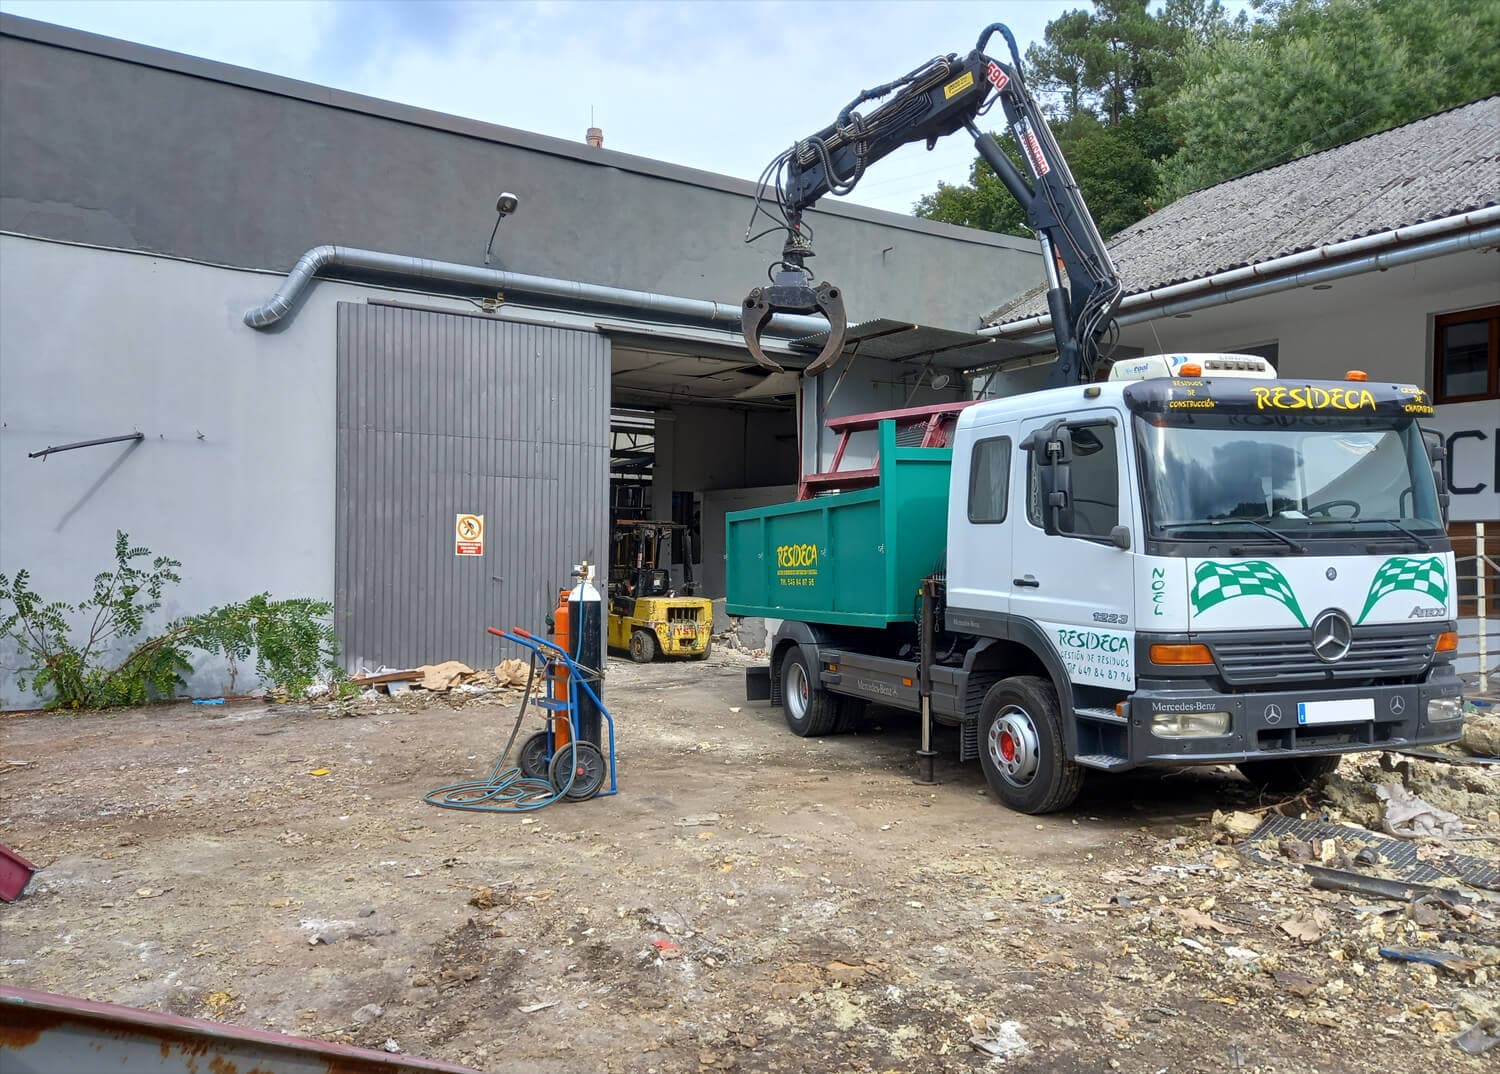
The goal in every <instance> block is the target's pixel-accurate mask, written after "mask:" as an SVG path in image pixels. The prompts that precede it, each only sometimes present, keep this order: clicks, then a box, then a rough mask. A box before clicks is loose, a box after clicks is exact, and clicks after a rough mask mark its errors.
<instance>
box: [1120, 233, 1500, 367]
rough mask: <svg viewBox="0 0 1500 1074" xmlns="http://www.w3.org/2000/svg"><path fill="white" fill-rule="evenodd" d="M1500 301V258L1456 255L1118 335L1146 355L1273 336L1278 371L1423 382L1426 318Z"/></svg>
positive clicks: (1428, 343) (1428, 334) (1428, 353)
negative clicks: (1354, 373) (1352, 372)
mask: <svg viewBox="0 0 1500 1074" xmlns="http://www.w3.org/2000/svg"><path fill="white" fill-rule="evenodd" d="M1496 302H1500V255H1496V254H1495V253H1493V252H1489V253H1464V254H1455V255H1452V256H1450V257H1444V258H1435V259H1433V260H1431V261H1422V262H1418V263H1416V264H1413V265H1403V266H1400V267H1398V268H1393V269H1389V270H1387V271H1385V272H1368V273H1365V274H1363V275H1360V276H1354V277H1350V278H1348V279H1344V280H1338V281H1335V282H1334V284H1333V287H1332V288H1331V289H1329V290H1327V291H1314V290H1312V289H1311V288H1306V287H1304V288H1300V289H1298V290H1294V291H1283V292H1280V293H1277V294H1273V295H1266V296H1265V297H1263V298H1254V299H1248V300H1245V301H1241V302H1234V303H1231V304H1229V305H1226V306H1216V307H1213V308H1210V309H1206V310H1199V311H1197V312H1195V313H1193V314H1192V315H1191V316H1190V317H1188V318H1185V319H1184V318H1177V317H1167V318H1163V319H1158V320H1155V321H1151V322H1147V323H1143V324H1135V325H1128V326H1126V327H1125V328H1124V329H1122V330H1121V339H1122V342H1125V343H1128V344H1130V345H1131V346H1136V347H1140V348H1142V349H1143V350H1144V352H1145V353H1147V354H1157V353H1160V352H1161V351H1164V350H1166V351H1195V350H1197V351H1227V350H1234V349H1235V348H1236V347H1245V346H1253V345H1255V344H1259V343H1267V342H1270V341H1272V340H1275V341H1277V342H1278V343H1279V344H1280V355H1279V363H1280V370H1281V373H1282V375H1283V376H1294V377H1308V378H1329V379H1334V378H1339V377H1342V376H1343V375H1344V373H1345V371H1346V370H1348V369H1351V368H1353V369H1363V370H1364V371H1365V372H1366V373H1368V374H1369V375H1370V378H1371V379H1372V380H1392V381H1405V382H1408V383H1416V384H1420V385H1422V386H1424V387H1427V388H1431V387H1432V385H1431V384H1430V377H1431V371H1432V318H1433V317H1434V316H1435V315H1437V314H1439V313H1448V312H1451V311H1453V310H1463V309H1473V308H1476V307H1479V306H1487V305H1493V304H1495V303H1496Z"/></svg>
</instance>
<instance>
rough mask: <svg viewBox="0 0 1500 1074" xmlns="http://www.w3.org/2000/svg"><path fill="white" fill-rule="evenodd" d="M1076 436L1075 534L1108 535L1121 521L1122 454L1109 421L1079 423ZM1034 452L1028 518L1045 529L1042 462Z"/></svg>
mask: <svg viewBox="0 0 1500 1074" xmlns="http://www.w3.org/2000/svg"><path fill="white" fill-rule="evenodd" d="M1069 431H1070V432H1071V433H1072V436H1073V469H1072V484H1073V533H1072V534H1071V536H1075V537H1108V536H1109V535H1110V531H1111V530H1113V529H1114V528H1115V527H1116V526H1118V525H1119V524H1120V453H1119V445H1118V443H1117V442H1116V440H1115V427H1114V426H1113V425H1111V424H1109V423H1108V422H1098V423H1092V424H1089V425H1075V426H1072V427H1071V429H1070V430H1069ZM1037 456H1038V453H1037V452H1035V451H1033V452H1031V463H1030V465H1029V466H1028V467H1027V472H1026V517H1027V519H1028V520H1029V521H1030V522H1031V524H1032V525H1033V526H1036V527H1038V528H1042V482H1041V463H1040V460H1039V459H1038V457H1037Z"/></svg>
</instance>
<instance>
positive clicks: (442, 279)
mask: <svg viewBox="0 0 1500 1074" xmlns="http://www.w3.org/2000/svg"><path fill="white" fill-rule="evenodd" d="M335 270H341V271H343V272H348V273H356V274H359V273H363V274H368V275H373V276H378V277H381V278H382V279H388V280H399V281H400V282H402V283H406V284H415V285H418V287H419V289H420V290H425V291H430V292H435V293H438V294H441V293H444V292H445V291H447V290H452V289H454V288H462V289H465V290H480V291H487V292H491V293H494V292H514V293H516V294H522V295H528V296H533V297H537V298H547V299H553V300H556V301H559V302H561V303H564V304H566V305H569V306H585V307H596V308H597V307H602V308H605V309H617V310H628V311H630V312H632V313H638V314H639V313H646V314H655V315H657V316H661V317H665V318H670V319H673V320H681V321H688V322H691V323H695V324H707V325H718V326H720V327H724V326H731V327H733V328H734V329H736V330H738V328H739V326H740V307H739V306H737V305H735V306H731V305H728V304H727V303H724V302H712V301H709V300H707V299H700V298H682V297H680V296H678V295H662V294H655V293H653V292H650V291H631V290H628V289H626V288H623V287H605V286H604V285H602V284H594V283H581V282H579V281H577V280H557V279H552V278H551V277H547V276H530V275H527V274H526V273H521V272H504V271H502V270H500V269H489V268H478V267H475V266H473V265H460V264H457V263H455V262H452V261H431V260H429V259H427V258H425V257H410V256H408V255H405V254H388V253H382V252H381V251H379V250H359V249H355V248H354V247H351V246H314V247H313V248H312V249H311V250H309V251H307V253H305V254H303V255H302V256H301V257H300V258H299V259H298V260H297V264H296V265H294V266H293V267H292V271H291V272H290V273H288V274H287V278H286V280H285V281H283V283H282V285H281V287H280V288H278V289H277V291H276V293H275V294H274V295H272V296H271V298H270V299H268V300H267V301H266V302H264V303H262V304H261V305H259V306H256V307H254V308H253V309H249V310H246V311H245V316H244V321H245V324H247V325H249V326H250V327H251V328H270V327H271V326H272V325H274V324H276V323H278V322H279V321H281V320H282V319H283V318H285V317H287V316H288V315H290V314H291V313H292V312H293V311H294V310H296V308H297V306H298V305H299V304H300V303H301V302H302V300H303V299H304V298H305V297H306V294H307V291H308V290H309V289H310V288H311V287H312V285H313V281H314V280H315V279H316V278H317V277H318V276H320V275H327V274H328V273H330V272H332V271H335ZM770 327H771V328H772V329H779V330H781V331H782V332H785V333H797V334H806V333H813V332H826V331H827V330H828V322H827V321H826V320H824V319H823V318H821V317H805V316H794V315H789V314H782V315H778V316H776V317H774V318H772V320H771V323H770Z"/></svg>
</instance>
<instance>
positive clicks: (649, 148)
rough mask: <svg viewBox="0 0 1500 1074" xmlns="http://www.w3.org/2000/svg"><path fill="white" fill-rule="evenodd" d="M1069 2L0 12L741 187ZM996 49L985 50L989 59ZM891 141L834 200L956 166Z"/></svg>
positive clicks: (555, 2)
mask: <svg viewBox="0 0 1500 1074" xmlns="http://www.w3.org/2000/svg"><path fill="white" fill-rule="evenodd" d="M1082 6H1087V5H1086V0H1073V2H1067V0H1005V2H996V0H989V2H974V0H843V2H837V0H835V2H827V0H803V2H801V3H780V2H769V0H767V2H753V0H697V2H693V3H688V2H682V3H640V2H628V0H615V2H611V3H595V2H582V0H580V2H562V0H539V2H524V0H511V2H505V3H470V2H459V0H415V2H403V0H346V2H342V3H323V2H317V0H225V2H220V3H200V2H193V0H157V2H146V0H103V2H97V0H95V2H89V0H77V2H63V0H0V11H6V12H9V13H11V14H14V15H22V16H25V17H27V18H33V19H40V20H42V21H45V22H52V23H60V24H62V25H65V26H73V27H77V28H78V29H82V30H88V31H91V32H94V33H99V34H105V35H107V36H110V37H119V38H124V39H126V40H130V41H138V42H141V43H142V44H147V45H155V46H157V47H159V48H166V49H172V50H173V51H177V52H186V53H190V54H192V55H196V56H203V57H207V58H209V59H213V60H221V61H224V62H226V63H232V64H238V65H240V66H243V67H251V68H255V69H257V70H262V71H270V72H273V73H275V74H279V75H287V76H290V77H292V78H299V79H303V80H306V81H308V82H316V83H319V84H322V85H329V86H336V87H338V88H340V89H346V90H351V91H354V92H356V93H364V94H368V95H370V96H373V97H381V98H385V99H387V100H393V101H399V102H402V103H404V104H412V105H418V106H420V107H423V108H431V109H435V110H437V111H440V112H448V113H452V114H456V115H461V116H468V117H472V118H475V119H481V120H487V121H489V122H492V123H499V124H504V125H506V126H510V127H519V128H521V129H523V130H529V131H537V132H539V133H542V134H550V135H554V136H556V137H559V138H569V139H576V140H579V141H581V140H582V139H583V135H584V131H585V129H586V128H587V127H588V126H589V117H590V114H591V112H592V115H593V117H594V122H595V123H596V124H597V125H598V126H599V127H602V128H603V130H604V141H605V145H606V146H607V147H608V148H611V149H618V150H621V151H622V152H626V153H636V154H639V155H641V156H646V157H654V158H657V159H659V160H668V161H673V162H675V163H678V164H686V165H689V166H691V167H696V168H704V169H707V170H709V171H715V172H723V173H726V174H729V175H736V176H740V177H742V178H746V179H754V178H756V177H757V176H758V175H759V174H760V171H761V169H762V168H763V167H764V166H765V164H766V163H767V161H769V160H770V159H771V158H772V157H773V156H774V155H775V154H776V153H778V152H780V151H781V150H782V149H784V148H785V147H786V146H788V145H790V144H791V143H792V142H793V141H795V140H796V139H797V138H800V137H802V136H804V135H807V134H810V133H812V132H813V131H815V130H817V129H818V128H820V127H822V126H824V125H825V124H827V123H829V122H831V121H832V119H833V118H834V116H835V115H836V114H837V112H838V110H839V109H840V108H841V107H842V106H843V105H844V104H845V103H846V102H848V101H849V100H850V99H851V98H853V97H854V96H855V95H856V94H857V93H858V92H859V91H860V90H862V89H865V88H866V87H868V86H872V85H876V84H879V83H882V82H887V81H889V80H891V79H893V78H895V77H897V76H899V75H902V74H905V73H906V72H907V71H909V70H911V69H912V68H913V67H916V66H917V65H918V64H920V63H922V62H923V61H924V60H927V59H930V58H931V57H933V56H934V55H938V54H942V53H948V52H958V53H965V52H968V51H969V50H970V49H972V48H973V47H974V43H975V41H976V39H977V38H978V35H979V31H980V30H981V29H983V28H984V26H985V25H987V24H988V23H990V22H993V21H995V20H996V19H1001V20H1003V21H1006V22H1007V23H1008V24H1009V25H1010V27H1011V29H1012V30H1013V31H1015V34H1016V37H1017V39H1018V40H1019V41H1020V42H1021V45H1022V48H1023V49H1024V48H1025V46H1026V43H1027V42H1029V41H1032V40H1036V39H1038V38H1040V37H1041V34H1042V29H1043V27H1044V26H1045V25H1046V24H1047V22H1048V20H1049V19H1052V18H1054V17H1056V16H1057V15H1058V14H1059V13H1060V12H1062V11H1064V10H1067V9H1069V8H1073V7H1082ZM1003 48H1004V45H1003V44H1002V43H1001V42H1000V40H999V39H998V38H996V39H995V40H994V41H992V42H991V48H990V51H991V52H996V51H998V50H1000V49H1003ZM973 156H974V153H973V147H972V143H970V142H969V140H968V139H967V138H965V137H962V136H954V137H950V138H947V139H945V140H944V141H943V142H941V143H939V145H938V147H937V149H936V150H934V151H933V152H931V153H929V152H927V151H926V150H925V149H924V148H923V147H921V146H917V145H912V146H907V147H905V148H903V149H901V150H899V151H898V152H896V153H894V154H892V155H891V156H889V157H887V158H886V159H885V160H884V161H882V162H881V163H880V165H879V166H878V167H877V168H876V169H873V170H871V171H870V173H869V174H868V176H867V177H866V178H865V179H864V180H863V181H862V182H861V183H860V185H859V187H858V188H857V189H856V190H855V192H854V193H853V194H852V195H851V196H850V197H849V199H848V200H850V201H855V202H860V203H863V204H866V205H874V206H877V207H879V208H883V209H891V210H895V211H897V212H909V211H910V210H911V207H912V204H913V203H914V202H915V201H916V200H917V199H918V198H919V197H921V196H922V195H923V194H925V193H928V192H930V191H931V190H933V189H935V188H936V186H937V182H938V180H939V179H944V180H947V181H949V182H963V181H964V180H965V179H967V177H968V170H969V164H970V162H971V160H972V159H973Z"/></svg>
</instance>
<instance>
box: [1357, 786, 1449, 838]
mask: <svg viewBox="0 0 1500 1074" xmlns="http://www.w3.org/2000/svg"><path fill="white" fill-rule="evenodd" d="M1375 795H1376V797H1378V798H1379V799H1380V800H1381V801H1382V802H1384V803H1385V815H1384V816H1383V817H1381V818H1380V825H1381V827H1382V828H1384V829H1385V830H1386V831H1388V832H1390V833H1391V834H1392V835H1396V836H1400V837H1401V838H1402V839H1419V838H1422V837H1424V836H1435V837H1437V838H1443V839H1451V838H1453V837H1454V836H1456V835H1462V834H1463V831H1464V822H1463V821H1462V820H1461V819H1460V818H1459V817H1458V816H1457V815H1455V814H1453V813H1449V812H1448V811H1447V810H1446V809H1439V808H1438V807H1437V806H1435V805H1431V804H1429V803H1427V802H1424V801H1423V800H1422V799H1420V798H1418V797H1417V796H1416V795H1414V794H1412V793H1411V791H1409V790H1407V789H1406V788H1405V787H1403V786H1401V784H1399V783H1382V784H1381V785H1380V786H1378V787H1376V788H1375Z"/></svg>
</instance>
